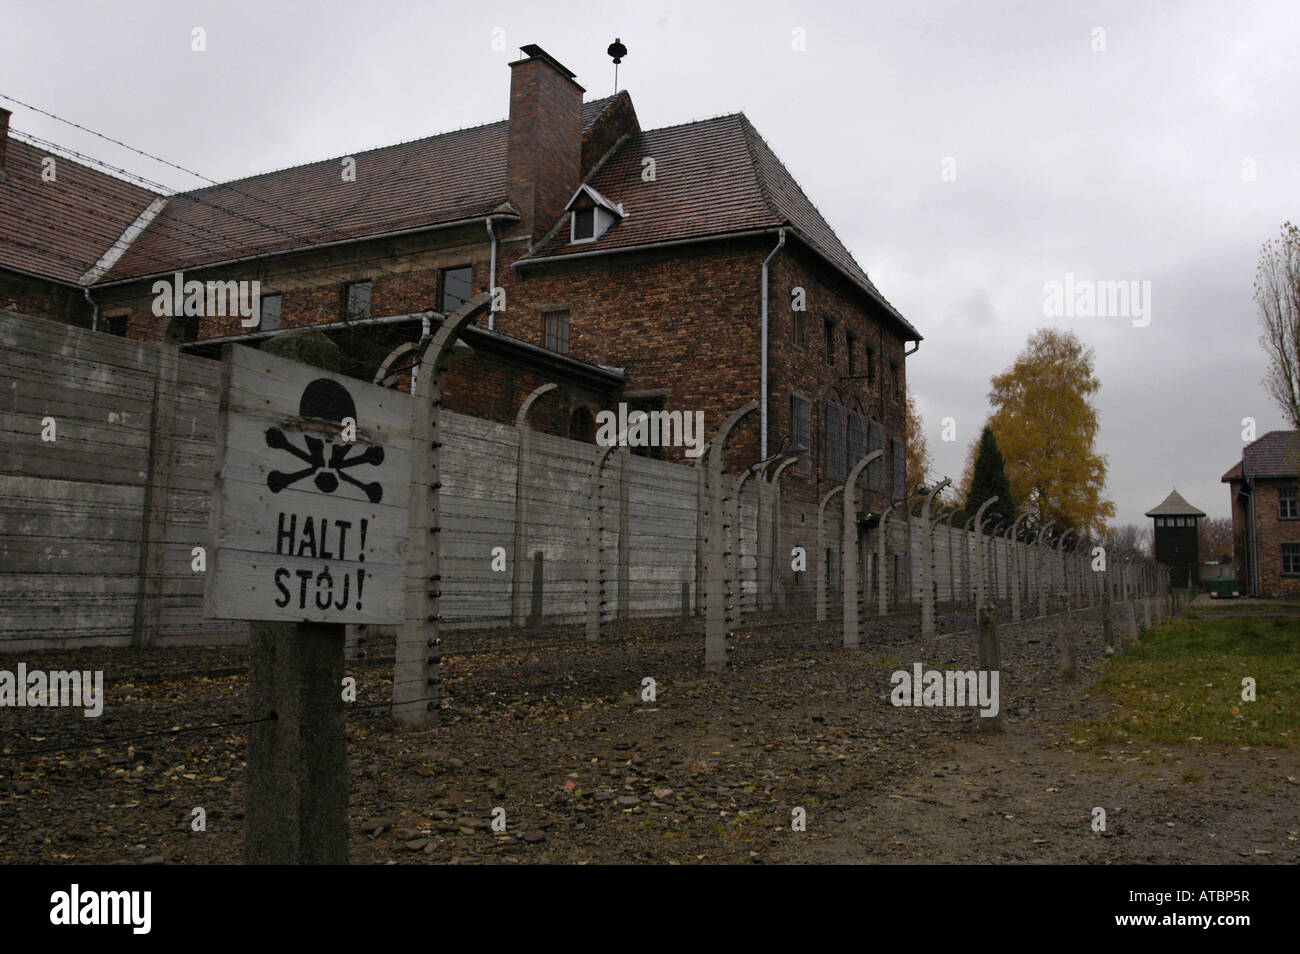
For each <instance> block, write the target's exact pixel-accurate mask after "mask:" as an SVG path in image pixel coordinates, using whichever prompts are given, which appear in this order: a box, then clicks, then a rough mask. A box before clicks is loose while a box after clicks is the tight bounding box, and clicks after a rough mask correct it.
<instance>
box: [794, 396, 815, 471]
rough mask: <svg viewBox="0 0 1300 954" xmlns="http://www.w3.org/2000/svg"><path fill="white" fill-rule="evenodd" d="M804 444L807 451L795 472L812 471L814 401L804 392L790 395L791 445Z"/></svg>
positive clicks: (795, 467) (796, 466) (795, 466)
mask: <svg viewBox="0 0 1300 954" xmlns="http://www.w3.org/2000/svg"><path fill="white" fill-rule="evenodd" d="M795 444H802V445H803V446H804V447H806V448H808V450H807V452H806V453H805V454H804V455H803V456H802V457H801V458H800V459H799V463H797V464H795V465H794V469H795V473H798V474H803V475H804V476H805V477H807V476H809V475H810V474H811V473H812V402H810V401H809V400H808V399H807V398H806V397H804V396H803V395H802V394H792V395H790V446H791V447H793V446H794V445H795Z"/></svg>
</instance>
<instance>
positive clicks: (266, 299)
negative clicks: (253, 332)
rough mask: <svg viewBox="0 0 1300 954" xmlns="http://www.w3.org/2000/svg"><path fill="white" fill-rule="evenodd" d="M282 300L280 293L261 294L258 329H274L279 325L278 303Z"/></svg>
mask: <svg viewBox="0 0 1300 954" xmlns="http://www.w3.org/2000/svg"><path fill="white" fill-rule="evenodd" d="M283 300H284V296H283V295H280V294H276V295H263V296H262V314H261V319H260V320H259V321H258V324H257V330H258V331H274V330H275V329H276V328H279V327H280V303H281V302H282V301H283Z"/></svg>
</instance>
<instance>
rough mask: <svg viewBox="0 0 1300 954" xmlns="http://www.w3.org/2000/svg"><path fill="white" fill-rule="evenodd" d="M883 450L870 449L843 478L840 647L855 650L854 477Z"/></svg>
mask: <svg viewBox="0 0 1300 954" xmlns="http://www.w3.org/2000/svg"><path fill="white" fill-rule="evenodd" d="M884 454H885V452H884V451H883V450H874V451H872V452H871V453H870V454H868V455H867V456H866V457H864V458H862V459H861V460H860V461H858V462H857V463H856V464H854V465H853V469H852V470H850V471H849V476H848V479H847V480H845V481H844V525H843V528H842V529H843V531H844V542H843V544H842V546H841V556H840V565H841V566H842V567H843V568H844V648H845V649H857V648H858V646H859V645H861V641H862V639H861V632H860V630H859V628H858V562H859V559H860V558H859V555H858V519H857V517H858V515H857V507H858V499H857V498H858V495H857V487H858V478H859V477H860V476H861V475H862V471H864V470H865V469H866V467H867V465H868V464H870V463H871V462H872V461H873V460H875V459H876V458H878V457H883V456H884Z"/></svg>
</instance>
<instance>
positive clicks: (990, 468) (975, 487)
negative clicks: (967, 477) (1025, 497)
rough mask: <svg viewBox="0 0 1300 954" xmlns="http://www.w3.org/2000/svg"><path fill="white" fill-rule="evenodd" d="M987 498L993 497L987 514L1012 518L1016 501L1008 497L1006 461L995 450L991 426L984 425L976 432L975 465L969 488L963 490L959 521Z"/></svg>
mask: <svg viewBox="0 0 1300 954" xmlns="http://www.w3.org/2000/svg"><path fill="white" fill-rule="evenodd" d="M990 497H997V498H998V501H997V503H995V504H993V506H992V507H990V508H989V510H988V511H986V512H985V517H986V518H987V517H988V514H989V513H992V512H995V511H996V512H997V513H1000V514H1002V518H1003V519H1004V520H1014V519H1015V518H1016V503H1015V500H1014V499H1013V498H1012V496H1011V481H1010V480H1008V479H1007V466H1006V461H1004V460H1003V459H1002V451H1000V450H999V449H998V439H997V438H996V437H994V436H993V428H992V427H990V426H989V425H988V424H985V425H984V431H983V432H982V433H981V434H980V441H979V447H978V448H977V449H976V451H975V465H974V468H973V469H972V471H971V481H970V489H969V490H968V491H967V492H966V510H965V513H963V514H962V517H961V519H962V521H963V522H964V521H966V520H969V519H970V518H971V517H973V516H975V514H977V513H978V512H979V509H980V505H981V504H983V503H984V501H986V500H988V499H989V498H990Z"/></svg>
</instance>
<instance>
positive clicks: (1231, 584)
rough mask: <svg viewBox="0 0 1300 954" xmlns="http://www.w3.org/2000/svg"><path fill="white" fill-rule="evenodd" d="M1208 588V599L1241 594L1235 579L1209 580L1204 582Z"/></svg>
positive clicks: (1230, 597) (1226, 597)
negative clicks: (1206, 582)
mask: <svg viewBox="0 0 1300 954" xmlns="http://www.w3.org/2000/svg"><path fill="white" fill-rule="evenodd" d="M1206 585H1207V586H1208V587H1209V589H1210V599H1216V600H1217V599H1229V600H1230V599H1234V598H1236V597H1238V596H1240V595H1241V588H1240V587H1239V586H1237V581H1236V580H1211V581H1210V582H1209V583H1208V584H1206Z"/></svg>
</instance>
